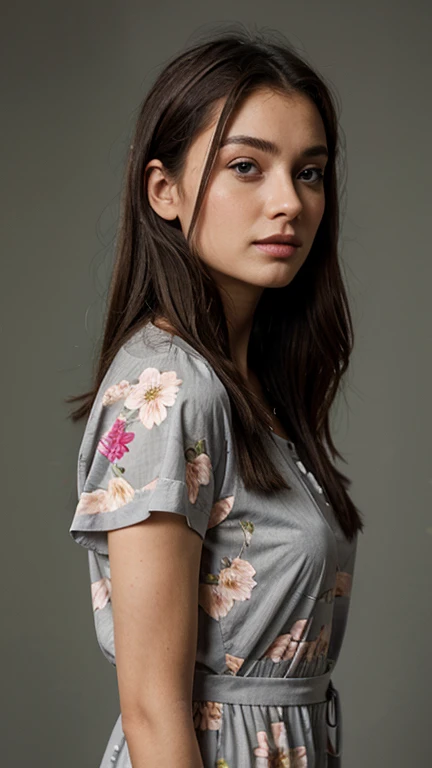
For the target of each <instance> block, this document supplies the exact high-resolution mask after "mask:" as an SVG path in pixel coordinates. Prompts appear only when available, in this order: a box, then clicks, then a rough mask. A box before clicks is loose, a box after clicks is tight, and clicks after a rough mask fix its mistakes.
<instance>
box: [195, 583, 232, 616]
mask: <svg viewBox="0 0 432 768" xmlns="http://www.w3.org/2000/svg"><path fill="white" fill-rule="evenodd" d="M198 602H199V604H200V606H201V608H203V610H204V611H205V612H206V613H208V615H209V616H211V617H212V618H213V619H216V621H219V619H220V618H222V617H223V616H226V615H227V614H228V613H229V612H230V610H231V608H232V607H233V605H234V598H233V596H232V595H230V594H229V593H228V592H226V591H225V590H223V589H219V587H218V586H217V585H215V586H213V585H212V584H200V585H199V599H198Z"/></svg>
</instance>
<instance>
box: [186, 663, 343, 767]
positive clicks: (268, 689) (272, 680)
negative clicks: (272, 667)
mask: <svg viewBox="0 0 432 768" xmlns="http://www.w3.org/2000/svg"><path fill="white" fill-rule="evenodd" d="M332 669H333V664H331V663H329V668H328V669H327V671H326V672H324V674H322V675H314V676H313V677H248V676H247V675H245V676H242V675H238V676H237V675H222V674H221V675H215V674H209V673H207V672H204V671H203V670H200V669H195V674H194V680H193V691H192V699H193V701H215V702H219V703H223V704H246V705H249V706H253V705H254V704H257V705H260V704H262V705H267V706H295V705H299V704H318V703H319V702H323V701H326V702H327V707H326V725H327V735H328V751H329V754H331V755H334V756H335V757H338V756H339V755H340V754H341V751H342V730H341V725H342V720H341V707H340V699H339V693H338V691H337V688H335V686H334V685H333V683H332V681H331V674H332Z"/></svg>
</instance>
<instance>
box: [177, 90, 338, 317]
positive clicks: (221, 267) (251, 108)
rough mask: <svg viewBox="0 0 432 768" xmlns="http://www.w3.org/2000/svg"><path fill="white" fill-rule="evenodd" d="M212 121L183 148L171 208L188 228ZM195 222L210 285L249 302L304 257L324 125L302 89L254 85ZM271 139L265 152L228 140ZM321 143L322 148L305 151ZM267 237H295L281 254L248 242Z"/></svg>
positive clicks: (319, 208)
mask: <svg viewBox="0 0 432 768" xmlns="http://www.w3.org/2000/svg"><path fill="white" fill-rule="evenodd" d="M222 106H223V103H222V102H221V103H220V106H218V109H217V114H216V117H215V120H214V122H213V123H212V125H211V126H210V127H209V128H208V129H207V130H206V131H205V132H203V133H202V134H201V135H199V136H198V137H197V138H196V139H195V141H194V142H193V144H192V145H191V147H190V149H189V152H188V155H187V159H186V166H185V169H184V174H183V178H182V188H183V189H182V192H181V193H179V196H178V199H177V202H176V212H177V215H178V217H179V220H180V223H181V227H182V230H183V232H184V233H185V236H187V233H188V230H189V224H190V221H191V217H192V212H193V207H194V204H195V199H196V196H197V192H198V186H199V182H200V179H201V174H202V171H203V168H204V163H205V159H206V153H207V151H208V148H209V144H210V141H211V139H212V136H213V132H214V128H215V125H216V122H217V117H218V116H219V114H220V111H221V110H222ZM224 134H225V135H224V137H223V140H222V142H221V143H222V144H223V145H224V146H222V147H221V148H220V149H219V152H218V155H217V157H216V161H215V165H214V167H213V170H212V174H211V176H210V179H209V183H208V187H207V190H206V194H205V198H204V200H203V205H202V208H201V211H200V214H199V217H198V221H197V227H196V232H195V236H196V241H195V242H196V246H197V249H198V252H199V254H200V257H201V258H202V260H203V261H204V262H206V264H207V265H208V266H209V268H210V271H211V272H212V274H213V276H214V278H215V280H216V282H217V283H218V284H219V285H222V286H223V287H224V288H226V289H227V290H228V292H229V293H230V294H231V296H232V297H233V298H234V299H237V300H239V301H242V298H243V299H245V300H246V303H248V301H247V300H248V298H250V299H252V300H253V301H257V300H258V298H259V295H260V294H261V293H262V290H263V289H264V288H271V287H273V288H277V287H282V286H286V285H287V284H288V283H290V282H291V280H292V279H293V278H294V277H295V275H296V274H297V272H298V271H299V269H300V267H301V266H302V264H303V263H304V262H305V260H306V258H307V255H308V253H309V251H310V248H311V246H312V243H313V241H314V238H315V235H316V232H317V229H318V226H319V223H320V221H321V218H322V216H323V212H324V205H325V200H324V183H323V181H322V179H321V173H323V172H324V169H325V165H326V161H327V158H326V154H325V148H326V146H327V142H326V135H325V130H324V125H323V122H322V119H321V117H320V114H319V112H318V110H317V108H316V107H315V105H314V104H313V102H312V101H311V100H309V99H308V98H307V97H305V96H304V95H303V94H298V93H295V94H293V95H289V96H288V95H280V94H279V93H277V92H275V91H272V90H270V89H267V88H266V89H264V88H263V89H260V90H259V91H256V92H255V93H254V94H252V95H250V96H249V97H248V98H247V100H246V101H245V102H244V104H243V105H242V106H241V108H240V109H239V110H238V112H237V114H236V115H235V116H234V117H232V118H231V122H230V123H228V125H227V126H226V129H225V132H224ZM239 136H243V137H253V138H254V139H262V140H265V141H266V142H271V143H272V144H273V145H274V149H273V151H268V150H267V151H266V150H265V149H264V148H257V147H252V146H250V145H248V143H247V140H246V139H244V140H243V141H242V142H240V141H239V140H238V139H236V141H235V143H234V142H233V141H230V139H232V137H239ZM319 145H321V147H322V150H321V151H319V150H317V151H316V154H310V155H309V156H308V155H307V150H309V149H310V148H312V147H317V146H319ZM274 234H285V235H288V234H292V235H295V236H296V237H297V238H299V240H301V241H302V245H301V246H300V247H298V248H296V249H295V253H294V255H292V256H289V257H280V256H275V255H272V254H270V253H266V252H264V251H263V250H260V249H259V248H258V247H257V246H256V245H255V244H254V242H255V241H256V240H261V239H262V238H266V237H269V236H270V235H274Z"/></svg>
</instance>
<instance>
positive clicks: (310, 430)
mask: <svg viewBox="0 0 432 768" xmlns="http://www.w3.org/2000/svg"><path fill="white" fill-rule="evenodd" d="M262 87H265V88H270V89H273V90H277V91H279V92H281V93H285V94H287V93H288V94H289V93H292V92H299V93H302V94H305V95H306V96H308V97H309V98H310V99H312V101H313V102H314V104H315V105H316V107H317V109H318V110H319V112H320V115H321V118H322V120H323V124H324V127H325V131H326V138H327V145H328V150H329V159H328V164H327V168H326V174H325V177H324V184H325V199H326V205H325V210H324V214H323V217H322V220H321V222H320V226H319V228H318V231H317V234H316V236H315V240H314V242H313V245H312V248H311V250H310V252H309V254H308V257H307V259H306V261H305V263H304V264H303V265H302V267H301V269H300V270H299V272H298V273H297V275H296V276H295V278H294V279H293V280H292V281H291V283H290V284H289V285H287V286H285V287H282V288H271V289H269V288H266V289H264V291H263V293H262V296H261V298H260V301H259V303H258V305H257V307H256V310H255V314H254V322H253V328H252V332H251V336H250V342H249V348H248V364H249V366H250V368H251V369H252V370H254V371H255V372H257V375H258V376H259V378H260V380H261V383H262V385H263V386H264V387H267V388H268V390H269V392H270V397H271V400H272V402H273V403H274V405H275V406H276V408H277V412H278V417H279V419H280V421H281V422H282V424H283V426H284V428H285V429H286V431H287V433H288V434H289V435H291V436H292V439H293V440H294V441H295V443H296V446H297V449H298V453H299V456H300V458H301V459H303V460H304V462H305V463H309V465H310V466H311V468H312V469H313V472H314V474H315V476H316V478H317V480H318V482H319V483H320V484H321V485H322V487H323V488H324V489H325V492H326V494H327V496H328V499H329V501H330V503H331V504H332V507H333V510H334V513H335V515H336V517H337V519H338V521H339V523H340V525H341V527H342V529H343V531H344V533H345V534H346V536H347V537H348V538H349V539H350V540H351V539H352V538H353V537H354V536H355V534H356V532H357V531H362V530H363V527H364V523H363V522H362V519H361V516H360V513H359V510H358V509H357V508H356V507H355V505H354V503H353V501H352V500H351V498H350V496H349V494H348V489H349V487H350V485H351V481H350V480H349V479H348V478H347V477H346V476H345V475H343V474H342V473H341V472H340V471H339V470H338V469H337V468H336V466H335V465H334V459H335V458H336V457H338V458H339V459H341V460H343V461H345V460H344V459H343V456H342V455H341V454H340V453H339V451H338V450H337V448H336V447H335V445H334V442H333V440H332V437H331V432H330V410H331V406H332V404H333V402H334V400H335V398H336V395H337V392H338V389H339V386H340V384H341V379H342V377H343V375H344V373H345V372H346V370H347V368H348V364H349V358H350V354H351V352H352V347H353V327H352V320H351V315H350V310H349V305H348V299H347V294H346V289H345V286H344V282H343V278H342V273H341V268H340V265H339V259H338V236H339V216H340V214H339V199H338V173H337V161H338V152H339V135H338V121H337V114H336V108H335V103H334V99H333V96H332V93H331V91H330V89H329V87H328V86H327V85H326V84H325V82H324V80H323V78H322V77H321V76H319V75H317V74H316V73H315V72H314V71H313V69H312V68H311V67H310V66H309V65H308V64H307V63H306V62H305V61H304V60H303V59H302V58H301V57H300V56H299V55H298V54H297V53H296V52H295V51H294V50H293V48H292V47H291V46H290V45H289V44H288V43H286V42H285V41H277V42H274V41H273V40H271V39H270V37H268V39H266V36H265V35H264V34H261V33H259V32H257V33H253V34H252V33H250V32H248V31H247V30H245V29H243V28H242V27H241V28H239V29H235V30H233V31H231V32H230V31H227V32H224V33H222V34H220V35H214V36H213V37H212V38H211V39H210V40H207V41H206V42H201V43H199V44H196V45H193V46H191V47H189V48H187V49H186V50H184V51H183V52H181V53H180V54H179V55H176V56H175V57H173V58H172V59H171V60H170V61H169V62H168V64H166V66H165V67H164V68H163V70H162V71H161V73H160V74H159V75H158V77H157V78H156V81H155V82H154V83H153V85H152V87H151V88H150V90H149V92H148V93H147V95H146V97H145V98H144V100H143V103H142V105H141V107H140V111H139V114H138V118H137V121H136V125H135V129H134V135H133V138H132V140H131V151H130V154H129V158H128V162H127V165H126V169H125V178H124V185H123V189H122V199H121V212H120V221H119V225H118V233H117V241H116V258H115V264H114V268H113V272H112V277H111V281H110V286H109V293H108V300H107V308H106V315H105V325H104V332H103V337H102V341H101V348H100V353H99V358H98V360H97V363H96V370H95V375H94V382H93V387H92V389H91V390H90V391H89V392H87V393H85V394H82V395H75V396H71V397H69V398H66V402H75V401H82V405H81V406H80V407H78V408H77V409H76V410H75V411H73V412H72V414H71V416H70V417H71V418H72V420H73V421H78V420H79V419H82V418H85V417H87V416H88V415H89V414H90V410H91V407H92V405H93V402H94V400H95V397H96V395H97V392H98V389H99V387H100V385H101V383H102V380H103V378H104V376H105V374H106V372H107V370H108V368H109V366H110V365H111V363H112V361H113V359H114V357H115V356H116V354H117V353H118V351H119V350H120V348H121V347H122V346H123V344H125V343H126V341H127V340H128V339H129V338H130V337H131V336H132V335H134V334H135V333H136V332H137V331H138V330H139V329H140V328H142V327H143V326H144V325H145V324H146V323H147V322H148V321H149V320H150V321H153V320H154V319H155V318H156V317H158V316H159V317H160V316H162V317H164V318H166V320H167V321H168V323H169V324H170V325H171V326H172V327H173V328H175V331H176V334H177V335H179V336H180V337H183V338H184V339H185V341H187V342H188V343H189V344H190V345H191V346H192V347H194V348H195V349H196V350H197V352H199V353H200V354H201V355H203V356H204V357H205V358H206V359H207V360H208V362H209V363H210V365H211V366H212V368H213V369H214V371H215V373H216V375H217V376H218V378H219V379H220V381H221V382H222V384H223V385H224V387H225V388H226V390H227V393H228V396H229V399H230V403H231V413H232V426H233V437H234V444H235V451H236V457H237V462H238V469H239V473H240V475H241V478H242V481H243V483H244V485H245V487H246V488H249V489H255V490H256V491H261V492H264V493H266V492H268V493H271V492H275V491H277V490H281V489H283V488H287V487H288V486H287V483H286V481H285V480H284V478H283V477H282V476H281V475H280V473H279V472H278V470H277V469H276V467H274V466H273V464H272V463H271V461H270V459H269V457H268V454H267V451H266V449H265V447H264V438H265V436H266V435H268V422H267V416H266V413H265V410H264V409H263V408H262V407H261V406H260V403H259V402H258V400H257V398H256V397H255V396H254V395H253V393H251V392H250V390H249V389H248V387H247V385H246V383H245V381H244V379H243V376H242V375H241V374H240V372H239V371H238V369H237V368H236V366H235V364H234V362H233V360H232V357H231V353H230V348H229V337H228V327H227V322H226V318H225V314H224V305H223V302H222V297H221V294H220V289H219V288H218V286H217V285H216V283H215V281H214V280H213V278H212V276H211V273H210V271H209V270H208V268H207V266H206V264H205V263H204V262H203V260H202V259H200V257H199V253H198V252H197V249H196V247H195V244H194V233H195V229H196V223H197V220H198V217H199V213H200V208H201V204H202V201H203V198H204V195H205V191H206V188H207V184H208V181H209V178H210V176H211V172H212V168H213V165H214V162H215V159H216V156H217V152H218V147H219V143H220V140H221V138H222V135H223V132H224V129H225V126H226V124H227V122H228V120H229V119H230V117H231V116H232V115H233V114H234V111H235V110H236V109H238V108H239V107H240V106H241V104H242V102H243V101H244V99H246V98H247V96H248V95H250V94H251V93H252V92H254V91H255V90H257V89H259V88H262ZM220 100H224V104H223V109H222V112H221V114H220V117H219V121H218V123H217V125H216V127H215V131H214V134H213V138H212V142H211V146H210V147H209V151H208V154H207V158H206V163H205V167H204V169H203V173H202V178H201V181H200V185H199V189H198V194H197V199H196V203H195V209H194V211H193V215H192V220H191V224H190V227H189V232H188V233H187V235H185V234H184V233H183V232H182V230H181V226H180V222H179V220H178V219H176V220H175V221H167V220H165V219H162V218H161V217H160V216H158V215H157V214H156V212H155V211H154V210H153V208H152V207H151V205H150V204H149V201H148V197H147V191H146V190H147V174H146V173H145V171H144V169H145V168H146V166H147V164H148V163H149V161H150V160H152V159H153V158H158V159H159V160H160V161H161V162H162V163H163V165H164V167H165V169H166V172H167V173H168V174H169V175H170V176H171V178H172V179H173V180H174V181H176V182H177V183H178V184H179V185H180V188H181V179H182V173H183V170H184V167H185V162H186V157H187V154H188V150H189V147H190V145H191V143H192V141H193V140H194V138H195V137H196V136H197V135H198V134H199V133H201V132H202V131H204V130H205V129H206V128H208V127H209V126H210V125H211V124H212V123H213V122H214V120H215V105H217V103H218V102H220ZM149 171H150V172H151V169H149ZM209 306H211V311H208V307H209Z"/></svg>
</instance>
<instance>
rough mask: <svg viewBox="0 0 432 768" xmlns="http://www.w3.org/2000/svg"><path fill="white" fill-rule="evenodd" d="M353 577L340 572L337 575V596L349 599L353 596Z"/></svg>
mask: <svg viewBox="0 0 432 768" xmlns="http://www.w3.org/2000/svg"><path fill="white" fill-rule="evenodd" d="M351 583H352V576H351V574H350V573H345V571H338V572H337V574H336V596H338V595H340V596H341V597H349V596H350V594H351Z"/></svg>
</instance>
